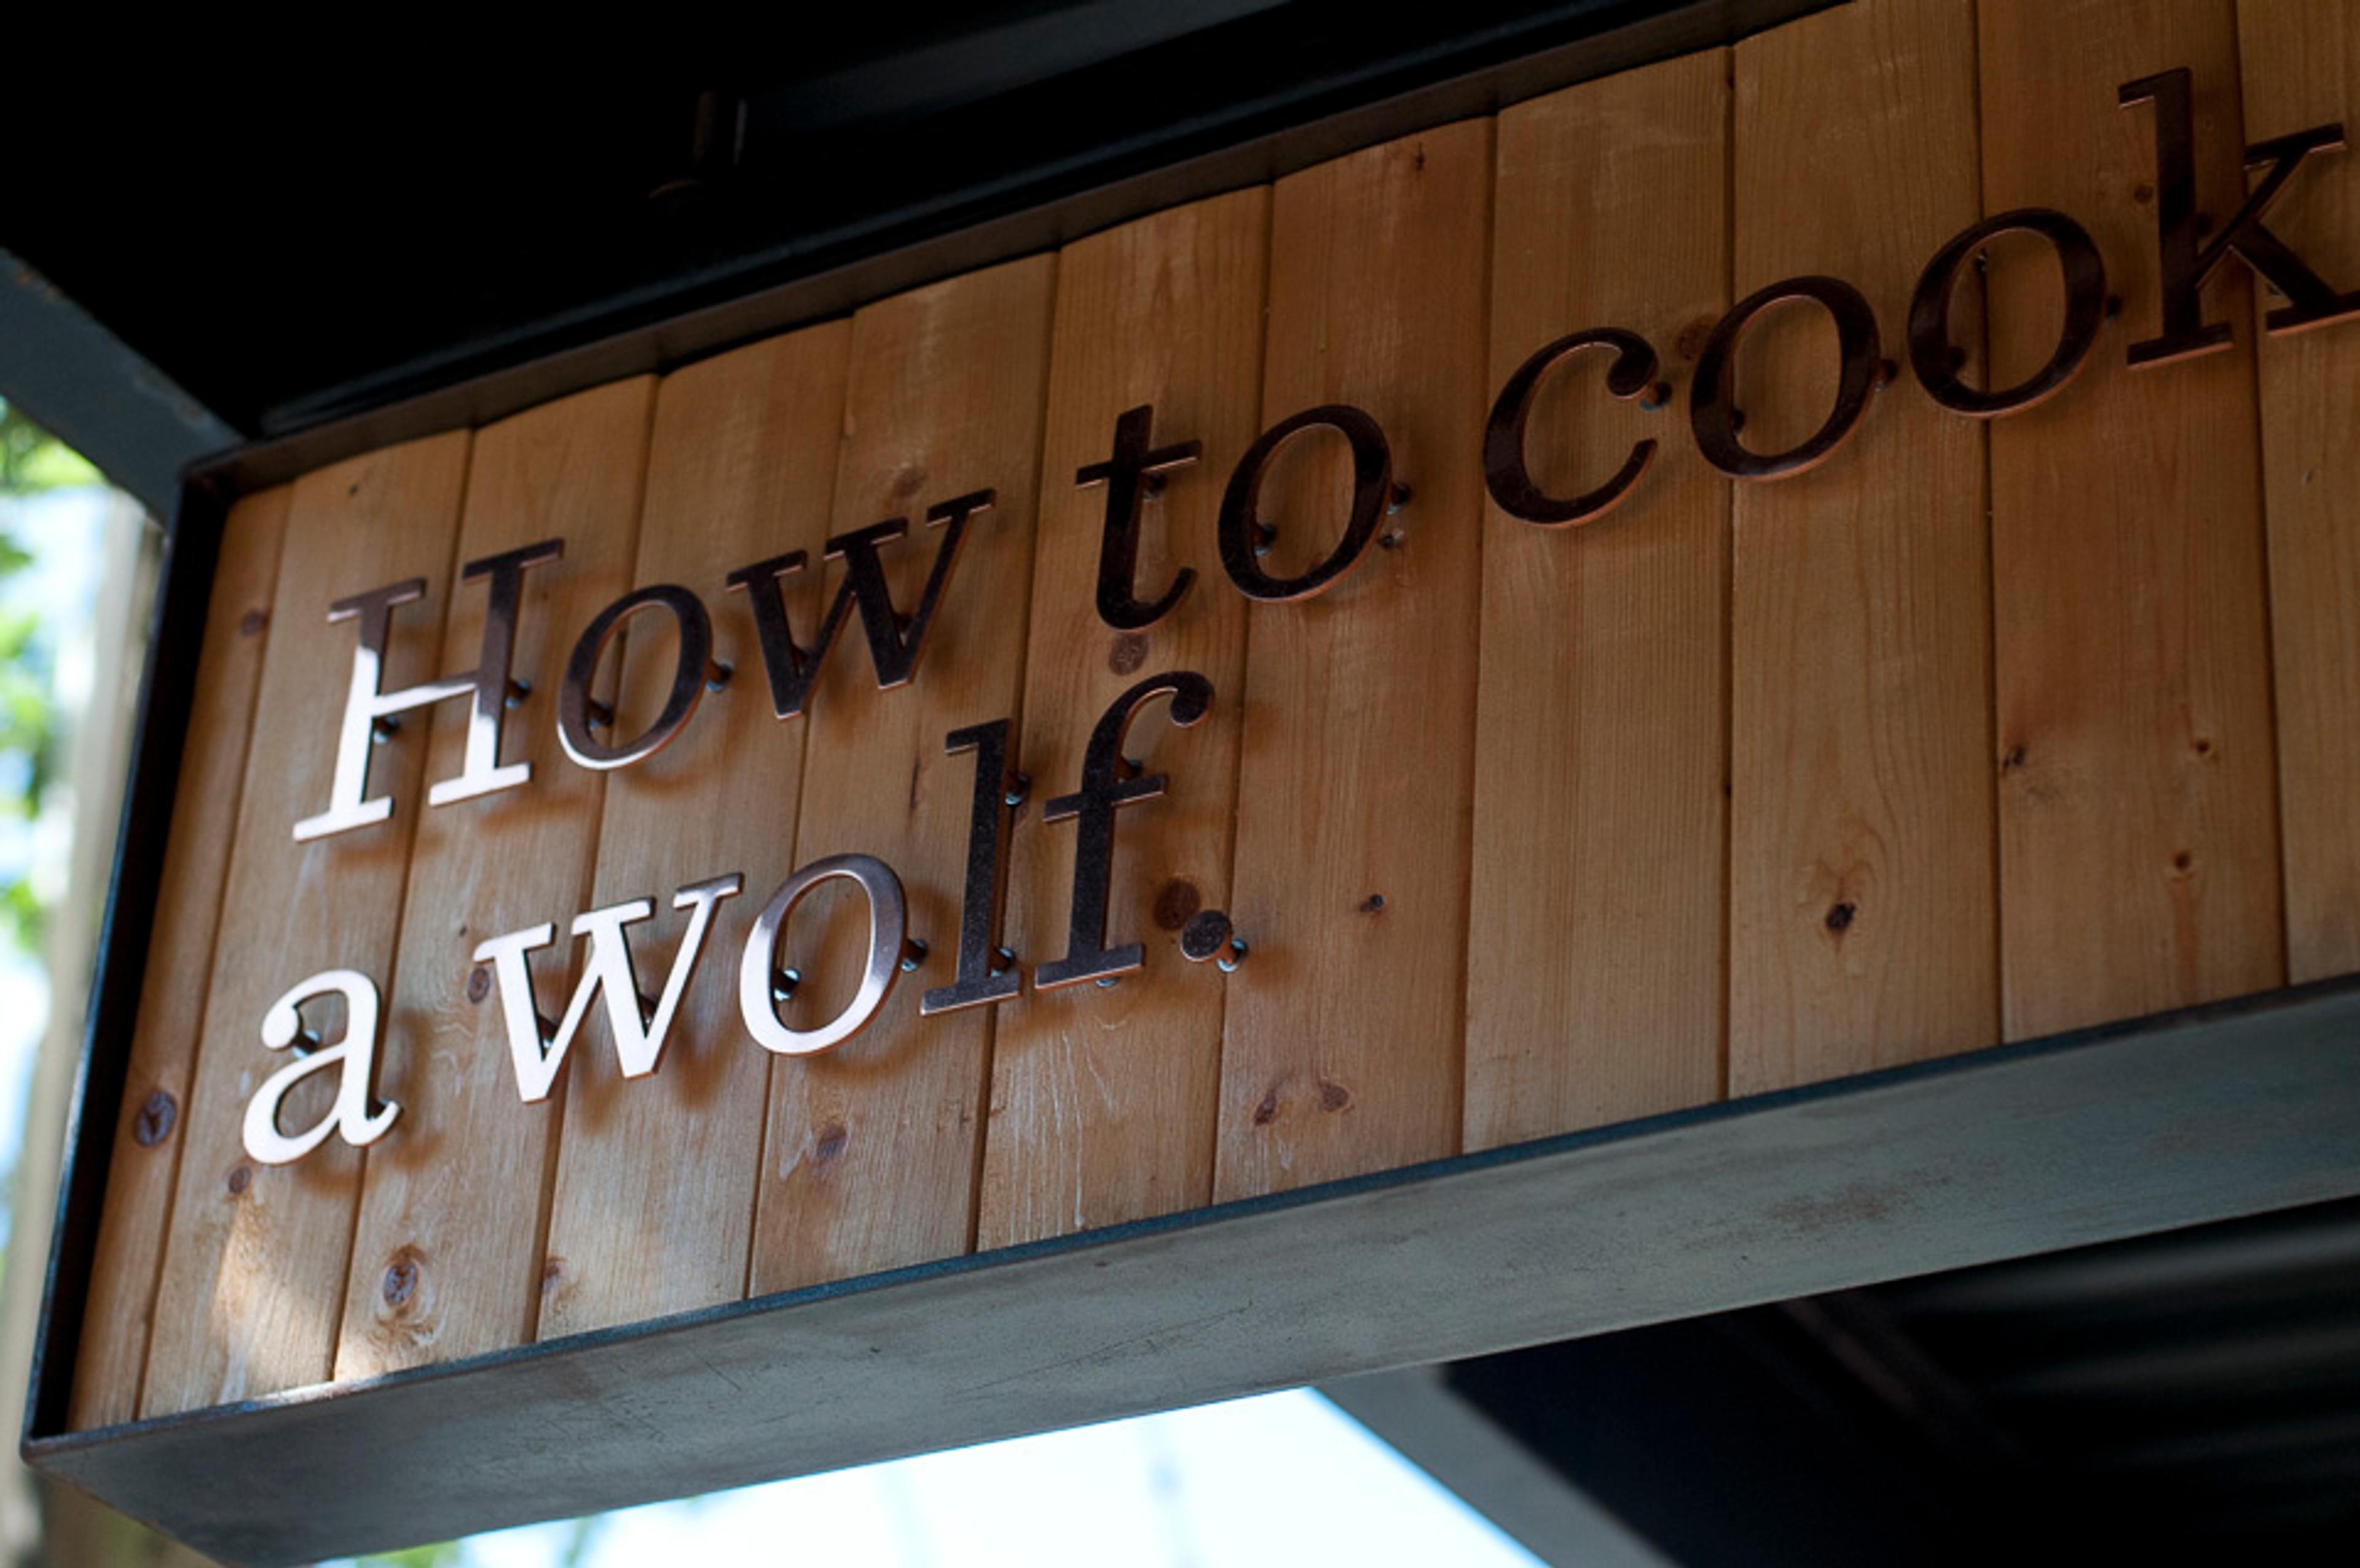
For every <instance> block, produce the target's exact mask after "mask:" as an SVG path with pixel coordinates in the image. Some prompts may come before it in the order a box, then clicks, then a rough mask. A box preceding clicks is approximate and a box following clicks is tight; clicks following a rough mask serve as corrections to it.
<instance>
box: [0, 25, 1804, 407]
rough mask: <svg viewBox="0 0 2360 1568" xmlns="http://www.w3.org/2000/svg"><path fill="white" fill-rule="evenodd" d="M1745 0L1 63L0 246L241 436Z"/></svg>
mask: <svg viewBox="0 0 2360 1568" xmlns="http://www.w3.org/2000/svg"><path fill="white" fill-rule="evenodd" d="M1749 8H1752V9H1759V8H1760V4H1759V0H1706V3H1704V4H1701V5H1699V4H1695V3H1693V0H1688V3H1682V0H1557V3H1556V4H1546V5H1534V4H1513V3H1503V0H1455V3H1454V4H1452V5H1448V6H1387V5H1366V4H1354V3H1344V0H1292V3H1286V4H1280V3H1277V0H1095V3H1091V4H1075V3H1072V0H1030V3H1019V4H1005V3H1003V4H975V5H907V4H897V5H890V6H886V5H869V6H845V7H828V8H816V7H814V8H801V9H798V10H797V11H796V13H795V14H794V16H793V19H792V26H791V27H786V28H773V29H770V30H769V31H768V32H765V33H751V32H742V31H737V30H734V29H733V30H732V31H731V32H730V33H729V34H728V36H727V38H725V39H723V40H722V41H720V42H718V43H716V44H712V45H709V46H706V47H703V48H701V49H697V50H696V51H695V53H696V56H697V58H695V59H694V60H688V59H686V58H684V55H683V53H682V52H681V51H679V50H678V49H677V46H675V45H667V46H666V47H665V48H663V49H655V48H650V49H646V50H644V51H643V52H633V53H630V54H628V56H624V55H623V51H618V50H615V49H607V50H606V52H605V54H604V55H603V57H594V58H592V59H591V60H589V61H588V62H586V63H581V62H577V61H576V60H574V59H572V58H568V57H560V56H557V55H545V56H538V57H524V58H519V57H517V56H513V55H503V54H482V53H477V52H474V51H471V50H470V49H466V48H463V47H454V46H453V44H452V43H451V41H450V39H449V38H446V37H443V36H441V35H439V34H436V33H434V32H433V31H432V29H426V28H423V27H421V28H419V29H414V30H413V32H412V35H411V36H410V37H409V38H406V39H392V40H388V39H383V38H380V39H377V40H375V41H373V42H371V43H370V44H369V45H368V46H367V47H366V48H362V49H355V48H354V47H352V46H351V45H350V44H349V43H348V42H346V41H345V40H344V38H342V37H339V38H338V39H337V41H336V42H335V43H334V44H333V46H331V45H329V44H328V43H327V42H326V41H325V40H324V39H323V40H322V41H321V42H320V43H318V44H317V45H315V46H313V47H312V48H311V49H309V50H308V51H306V50H299V51H296V52H295V53H292V54H290V53H289V52H288V51H287V49H286V48H285V40H284V39H280V40H278V41H279V48H277V49H268V50H263V49H256V50H254V51H252V52H250V53H246V54H244V55H243V56H241V57H238V63H235V64H230V65H224V63H223V57H224V55H227V54H229V53H230V52H231V51H228V50H224V49H220V48H219V47H217V46H216V47H214V48H213V49H209V50H208V51H207V55H206V57H205V58H204V59H203V60H169V59H168V60H164V61H162V62H160V63H155V62H151V63H149V64H147V65H146V66H139V65H132V66H128V67H126V68H124V69H123V70H122V71H117V70H116V68H115V67H114V66H113V65H110V66H109V68H108V70H107V71H103V72H93V71H70V72H60V73H55V74H54V75H51V74H47V73H41V72H35V71H23V70H21V69H19V70H16V71H11V73H10V80H9V82H8V84H7V91H6V93H0V118H4V119H5V126H6V130H7V134H8V136H9V139H10V141H11V142H12V143H13V144H14V145H15V146H16V149H17V152H16V157H15V158H13V159H12V161H11V165H10V170H9V185H8V190H7V197H6V201H5V203H0V225H4V226H0V248H5V249H6V250H7V251H9V252H12V253H14V254H15V255H16V256H19V257H21V258H22V259H23V260H25V261H27V262H28V263H30V264H31V266H32V267H34V268H36V269H37V270H38V271H39V272H40V273H41V274H43V275H45V276H46V277H47V278H49V281H50V282H52V283H53V284H55V285H56V286H58V287H59V288H60V289H62V290H63V291H64V292H65V294H67V295H68V296H69V297H71V299H73V300H75V301H76V302H77V303H79V304H80V305H81V306H82V308H83V309H84V310H87V311H89V312H90V313H91V314H92V315H94V316H95V317H96V318H97V319H98V320H99V321H100V322H102V323H103V324H104V326H106V327H107V328H109V329H111V330H112V331H113V332H114V333H115V335H116V336H117V337H119V338H121V339H123V340H125V341H126V343H128V344H129V345H130V347H131V348H132V349H133V350H134V351H136V352H137V354H140V355H142V356H144V357H145V358H146V359H147V361H148V362H149V363H151V364H153V365H156V366H157V367H158V368H159V369H160V370H161V371H162V372H164V374H165V375H166V376H169V377H170V378H171V379H172V380H174V381H176V382H177V383H178V384H179V385H180V387H183V388H184V389H185V390H186V391H188V392H189V393H191V394H192V395H193V396H194V397H196V398H197V399H198V400H199V401H200V402H202V403H203V404H205V405H207V406H208V407H209V408H211V409H212V410H213V412H214V413H215V414H217V415H218V416H220V417H221V418H222V419H224V420H225V421H227V423H228V424H229V425H231V426H233V427H235V429H236V430H238V431H239V432H241V433H243V434H246V435H248V436H254V435H262V434H278V433H283V432H285V431H287V430H294V429H300V428H303V427H305V426H308V425H311V424H316V423H318V422H320V421H321V420H322V419H327V418H330V417H333V416H335V415H338V414H344V413H349V412H353V411H355V410H357V409H361V408H372V407H377V406H381V405H383V404H384V403H387V402H388V401H391V400H393V399H395V398H398V397H403V396H406V395H409V394H411V393H415V392H419V391H422V390H426V389H429V388H431V387H437V386H441V385H447V384H449V383H452V382H453V381H457V380H460V379H463V378H465V377H467V376H474V375H476V374H480V373H482V372H485V371H487V370H492V369H497V368H500V367H504V366H507V365H514V364H518V363H521V362H523V361H526V360H529V359H533V358H537V357H540V356H541V355H543V354H549V353H551V352H552V351H555V350H558V349H562V348H566V347H571V346H574V345H576V344H579V343H585V342H587V341H590V340H592V339H595V338H597V337H600V336H604V335H606V334H610V333H614V332H619V331H623V330H626V329H629V328H632V327H635V326H639V325H643V324H645V323H647V322H650V321H656V320H660V319H661V318H664V317H666V316H670V315H672V314H675V313H677V312H679V311H681V310H686V309H689V308H691V307H694V306H697V305H701V304H705V303H710V302H713V301H716V300H717V299H723V298H726V297H729V296H733V295H738V294H743V293H745V292H747V291H748V290H751V289H760V288H764V287H768V286H770V285H773V284H777V283H780V282H783V281H788V280H792V279H793V278H798V277H803V276H807V275H809V274H812V273H814V272H815V271H818V270H821V269H825V268H826V267H831V266H836V265H840V264H843V263H845V262H846V261H847V260H850V259H855V258H858V257H860V256H867V255H871V254H875V253H877V252H880V251H882V250H887V249H890V248H891V247H895V246H899V245H909V244H912V243H914V242H917V241H920V240H923V239H925V238H928V237H930V236H934V235H938V234H946V233H949V232H952V231H955V230H957V229H960V228H962V227H964V226H966V225H969V224H971V223H975V222H976V221H977V220H978V219H980V218H984V217H989V216H994V215H999V214H1002V213H1006V212H1012V211H1016V210H1019V209H1022V208H1027V207H1033V206H1038V205H1041V204H1043V203H1046V202H1051V201H1057V200H1060V199H1062V198H1065V197H1067V196H1070V195H1072V194H1074V193H1075V192H1076V191H1085V190H1089V189H1093V188H1096V187H1099V186H1103V185H1106V184H1107V183H1109V181H1113V180H1120V179H1122V178H1124V177H1127V176H1130V175H1133V174H1137V173H1139V172H1141V171H1143V170H1147V169H1155V168H1159V167H1163V166H1168V165H1170V164H1172V163H1173V162H1175V160H1178V159H1181V158H1187V157H1190V156H1194V155H1197V154H1202V153H1206V152H1208V151H1214V150H1218V149H1221V148H1224V147H1235V146H1237V145H1239V144H1241V143H1246V142H1251V141H1252V140H1253V139H1254V138H1256V137H1257V136H1265V135H1268V134H1270V133H1272V132H1273V131H1275V130H1278V129H1282V128H1284V127H1287V126H1291V125H1302V124H1304V123H1306V121H1311V120H1315V119H1317V118H1318V117H1319V116H1322V115H1327V114H1335V113H1338V112H1341V111H1345V110H1349V109H1353V108H1356V107H1359V106H1361V105H1365V104H1367V103H1371V102H1375V101H1377V100H1381V99H1383V98H1386V97H1388V96H1389V95H1393V94H1396V93H1402V92H1404V91H1406V90H1409V89H1412V88H1415V87H1419V86H1423V85H1426V84H1429V83H1432V82H1437V81H1441V80H1445V79H1448V78H1452V77H1455V76H1460V75H1464V74H1466V73H1469V72H1472V71H1480V70H1482V69H1484V68H1486V67H1488V66H1491V65H1493V64H1496V63H1497V62H1500V61H1502V60H1515V59H1518V58H1521V57H1527V56H1530V55H1532V54H1533V53H1535V51H1537V50H1543V49H1549V48H1552V47H1558V46H1563V45H1565V44H1567V43H1568V42H1571V41H1577V40H1580V39H1584V38H1590V37H1594V36H1599V35H1603V34H1607V33H1610V32H1612V30H1613V29H1616V28H1619V27H1623V26H1625V25H1626V24H1629V23H1632V22H1633V21H1645V20H1647V19H1650V18H1653V17H1655V16H1659V15H1662V14H1666V13H1674V12H1679V13H1687V14H1699V13H1700V14H1704V15H1706V16H1711V15H1713V14H1718V13H1728V14H1730V15H1732V16H1742V14H1743V13H1744V12H1746V11H1747V10H1748V9H1749ZM1788 8H1789V9H1793V8H1795V7H1793V6H1789V7H1788ZM672 30H674V31H685V30H687V29H686V28H685V27H683V28H681V29H672ZM102 82H103V83H104V85H103V86H102V85H101V83H102Z"/></svg>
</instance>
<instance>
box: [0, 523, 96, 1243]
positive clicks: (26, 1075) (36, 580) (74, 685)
mask: <svg viewBox="0 0 2360 1568" xmlns="http://www.w3.org/2000/svg"><path fill="white" fill-rule="evenodd" d="M106 513H107V495H106V492H105V491H104V490H97V489H72V490H52V491H49V492H48V493H46V494H43V495H33V496H27V497H21V498H16V497H12V498H5V499H0V527H5V529H6V530H7V531H8V532H9V533H11V534H13V535H14V536H15V537H16V540H17V542H18V543H20V544H21V545H23V546H24V547H25V548H26V549H27V550H31V551H32V552H33V563H32V564H31V565H30V566H28V567H27V568H26V569H25V570H24V571H22V572H17V573H16V574H15V575H14V576H12V577H9V578H7V579H5V580H0V604H8V605H12V606H13V605H17V604H36V605H38V606H39V607H40V610H41V613H42V617H43V619H44V621H45V622H47V623H48V626H49V631H50V636H51V639H52V643H51V646H53V647H56V648H59V649H60V657H59V659H58V669H57V676H58V686H59V688H60V691H59V693H58V698H59V705H60V708H61V709H63V710H66V711H67V712H77V711H79V709H80V707H81V706H82V704H83V703H84V702H88V700H89V696H90V678H91V661H90V658H89V649H88V647H87V637H86V634H87V630H88V627H89V625H90V617H91V612H92V609H93V604H94V602H95V599H96V596H97V592H98V576H99V569H100V562H101V561H102V559H103V554H102V552H103V549H104V523H105V519H106ZM69 831H71V820H70V818H68V817H66V816H63V815H60V814H52V815H51V816H50V817H49V819H47V820H37V821H34V822H21V821H16V820H14V819H11V818H8V817H6V816H0V882H9V881H14V880H16V878H17V877H20V876H23V875H24V874H25V873H26V872H27V870H28V869H30V870H31V871H32V872H33V873H34V875H35V876H36V877H39V876H41V875H43V874H44V873H48V874H50V875H55V874H58V873H60V872H61V870H62V868H63V866H65V864H66V855H65V852H66V848H67V844H66V842H65V839H64V835H65V833H68V832H69ZM50 891H51V893H52V896H53V897H56V896H58V895H60V894H64V893H66V890H65V889H51V890H50ZM104 892H105V890H104V888H95V889H83V888H76V889H72V890H71V895H70V896H71V897H72V898H77V899H81V898H103V897H104ZM48 1021H49V982H48V977H47V975H45V974H44V973H43V970H42V966H41V965H40V964H39V963H38V961H36V960H34V959H32V958H28V957H27V956H26V955H25V954H23V953H19V952H17V951H16V947H15V945H14V944H13V943H7V942H0V1171H7V1170H10V1169H12V1168H13V1167H14V1166H15V1165H16V1150H17V1148H18V1146H19V1145H20V1144H21V1142H22V1141H23V1135H24V1121H25V1092H26V1089H27V1085H28V1084H29V1083H30V1082H31V1078H32V1071H33V1055H34V1052H35V1051H36V1050H37V1049H38V1046H39V1044H40V1040H41V1031H42V1029H44V1028H45V1027H46V1026H47V1024H48ZM5 1226H6V1215H5V1209H0V1238H5V1235H6V1228H5Z"/></svg>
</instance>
